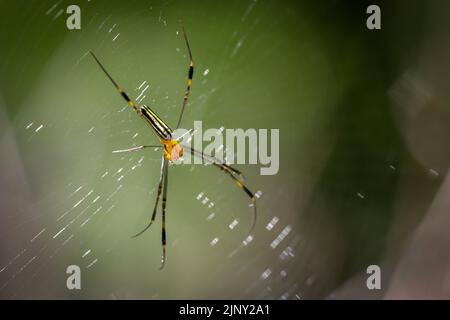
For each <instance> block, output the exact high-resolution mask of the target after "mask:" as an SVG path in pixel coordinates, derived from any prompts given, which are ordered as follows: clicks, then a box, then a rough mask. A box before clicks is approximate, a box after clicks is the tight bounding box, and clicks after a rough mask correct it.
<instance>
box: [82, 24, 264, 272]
mask: <svg viewBox="0 0 450 320" xmlns="http://www.w3.org/2000/svg"><path fill="white" fill-rule="evenodd" d="M182 31H183V36H184V40H185V42H186V47H187V51H188V54H189V60H190V63H189V70H188V81H187V88H186V91H185V93H184V98H183V104H182V107H181V112H180V115H179V117H178V122H177V126H176V128H179V127H180V124H181V121H182V119H183V113H184V109H185V108H186V105H187V102H188V99H189V95H190V92H191V86H192V78H193V75H194V60H193V59H192V53H191V48H190V46H189V41H188V38H187V35H186V31H185V29H184V27H182ZM89 53H90V54H91V55H92V57H93V58H94V59H95V61H96V62H97V64H98V65H99V67H100V68H101V69H102V70H103V72H104V73H105V75H106V76H107V77H108V78H109V80H111V82H112V84H113V85H114V87H115V88H116V89H117V91H118V92H119V93H120V95H121V96H122V97H123V98H124V99H125V101H126V102H127V104H128V106H129V107H130V108H132V109H133V110H134V111H135V112H136V113H137V115H138V116H139V117H141V118H142V119H144V120H145V122H146V123H147V124H148V125H150V126H151V128H152V129H153V132H154V133H155V134H156V136H157V137H158V138H159V142H160V145H142V146H139V147H133V148H130V149H125V150H115V151H113V153H122V152H134V151H140V150H143V149H146V148H163V154H162V159H161V171H160V176H159V182H158V188H157V194H156V200H155V206H154V209H153V214H152V216H151V219H150V222H149V223H148V224H147V225H146V226H145V228H144V229H143V230H142V231H140V232H138V233H137V234H136V235H134V236H133V237H132V238H135V237H137V236H139V235H141V234H143V233H144V232H145V231H146V230H147V229H148V228H149V227H150V226H151V225H152V224H153V222H154V221H155V218H156V212H157V208H158V203H159V200H160V198H161V194H162V205H161V209H162V229H161V243H162V258H161V266H160V269H163V268H164V265H165V262H166V205H167V183H168V170H169V169H168V164H169V163H170V162H174V161H177V160H178V159H179V158H181V157H182V156H183V153H184V150H185V149H186V150H187V151H188V152H190V153H191V155H192V156H195V157H199V158H201V159H202V161H206V162H208V163H210V164H213V165H214V166H215V167H217V168H219V169H221V170H222V171H223V172H224V173H225V174H228V175H229V176H230V177H231V178H232V179H233V180H234V181H235V182H236V184H237V185H238V187H239V188H241V189H242V190H243V191H244V192H245V193H246V194H247V196H248V197H249V198H250V201H251V206H252V213H253V215H252V224H251V227H250V230H249V232H248V234H250V233H251V231H252V230H253V228H254V226H255V224H256V198H257V197H256V196H255V194H254V193H253V192H252V191H250V189H249V188H247V186H246V185H245V184H244V177H243V175H242V173H241V172H240V171H238V170H236V169H234V168H232V167H230V166H229V165H227V164H226V163H224V162H223V161H221V160H219V159H217V158H215V157H212V156H209V155H206V154H204V153H203V151H198V150H195V149H193V148H191V147H190V146H188V145H185V144H183V143H182V142H181V138H178V139H177V138H175V137H174V135H173V131H172V129H170V128H169V126H168V125H167V124H166V123H165V122H164V121H163V120H161V118H160V117H158V115H157V114H156V113H155V112H154V111H153V110H152V109H151V108H150V107H148V106H146V105H142V106H137V105H136V103H135V102H134V101H133V100H132V99H130V97H129V96H128V94H127V93H126V92H125V91H124V90H123V89H122V87H120V86H119V85H118V84H117V82H116V81H115V80H114V79H113V78H112V77H111V75H110V74H109V73H108V71H106V69H105V67H104V66H103V64H102V63H101V62H100V61H99V60H98V58H97V57H96V55H95V54H94V53H93V52H92V51H89Z"/></svg>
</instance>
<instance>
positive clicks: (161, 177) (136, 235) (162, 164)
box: [132, 156, 167, 238]
mask: <svg viewBox="0 0 450 320" xmlns="http://www.w3.org/2000/svg"><path fill="white" fill-rule="evenodd" d="M166 167H167V161H166V159H165V158H164V156H163V158H162V160H161V173H160V176H159V183H158V191H157V194H156V200H155V207H154V208H153V214H152V218H151V220H150V222H149V224H147V226H146V227H145V228H144V229H143V230H142V231H140V232H138V233H137V234H135V235H134V236H132V238H136V237H138V236H140V235H141V234H143V233H144V232H145V231H147V229H148V228H150V226H151V225H152V224H153V222H154V221H155V217H156V210H157V208H158V203H159V198H160V197H161V191H162V188H163V181H164V174H165V170H166V169H165V168H166Z"/></svg>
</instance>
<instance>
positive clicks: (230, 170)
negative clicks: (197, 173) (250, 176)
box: [183, 146, 256, 235]
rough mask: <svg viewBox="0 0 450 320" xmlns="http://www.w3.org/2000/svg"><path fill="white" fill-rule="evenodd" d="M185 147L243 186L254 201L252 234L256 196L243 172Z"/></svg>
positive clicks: (239, 185)
mask: <svg viewBox="0 0 450 320" xmlns="http://www.w3.org/2000/svg"><path fill="white" fill-rule="evenodd" d="M183 147H184V148H185V149H187V150H189V152H190V153H191V154H192V155H193V156H197V157H200V158H201V159H202V160H207V161H208V162H211V161H212V162H211V163H212V164H213V165H214V166H216V167H217V168H219V169H220V170H222V171H223V172H225V173H226V174H228V175H229V176H230V177H231V179H233V180H234V181H235V182H236V184H237V186H238V187H239V188H241V189H242V190H243V191H244V192H245V193H246V194H247V196H248V197H249V198H250V201H251V203H252V208H253V210H252V224H251V226H250V230H249V231H248V233H247V234H248V235H250V233H251V232H252V231H253V228H254V227H255V224H256V196H255V194H254V193H253V192H251V191H250V189H249V188H248V187H247V186H246V185H245V184H244V181H243V179H242V178H241V177H242V174H241V172H240V171H238V170H236V169H234V168H233V167H230V166H229V165H227V164H225V163H223V162H221V161H220V160H219V159H216V158H214V157H211V156H208V155H205V154H204V153H203V152H200V151H198V150H195V149H193V148H190V147H188V146H183ZM216 160H217V161H216Z"/></svg>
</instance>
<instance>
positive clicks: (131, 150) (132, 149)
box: [112, 145, 162, 153]
mask: <svg viewBox="0 0 450 320" xmlns="http://www.w3.org/2000/svg"><path fill="white" fill-rule="evenodd" d="M145 148H162V146H160V145H158V146H139V147H133V148H130V149H123V150H114V151H113V152H112V153H123V152H133V151H139V150H142V149H145Z"/></svg>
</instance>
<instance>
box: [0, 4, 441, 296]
mask: <svg viewBox="0 0 450 320" xmlns="http://www.w3.org/2000/svg"><path fill="white" fill-rule="evenodd" d="M436 2H437V1H436ZM377 3H378V4H379V5H380V6H381V7H382V30H379V31H370V30H368V29H367V28H366V19H367V14H366V8H367V5H368V4H369V2H366V1H358V2H357V3H356V2H351V1H322V2H321V3H320V4H319V3H317V2H313V1H291V2H289V1H288V2H283V1H274V0H268V1H253V0H250V1H97V0H95V1H94V0H93V1H65V0H59V1H57V0H50V1H0V12H1V19H0V43H1V44H2V45H1V50H0V113H1V139H2V151H1V154H2V156H1V167H2V180H1V185H0V187H1V193H2V196H1V197H2V199H1V202H2V204H1V207H0V208H1V217H0V219H1V220H0V222H1V224H0V238H1V240H0V243H1V244H0V246H1V247H0V270H1V271H0V297H2V298H7V299H11V298H106V299H110V298H144V299H149V298H157V299H166V298H171V299H175V298H189V299H196V298H245V299H250V298H262V299H279V298H281V299H300V298H324V297H327V296H328V295H329V294H331V293H332V292H333V290H335V289H336V288H338V287H339V285H341V284H342V283H344V282H345V281H346V279H348V278H349V277H351V276H352V275H354V274H357V273H358V272H361V271H364V270H365V268H366V267H367V266H368V265H370V264H374V263H379V262H380V261H382V260H384V259H386V257H390V256H392V257H394V258H393V259H394V260H395V257H396V256H397V251H396V250H397V248H398V246H400V245H399V244H401V243H402V242H401V241H402V239H404V238H405V237H406V236H407V235H408V232H409V230H411V228H413V227H414V225H415V224H416V223H417V221H418V220H419V219H420V217H421V216H422V215H423V213H424V209H425V208H426V207H427V206H428V205H429V202H430V200H431V198H432V195H433V194H434V192H435V190H436V188H437V186H438V185H439V181H440V173H441V172H444V171H445V170H446V164H447V162H446V160H445V159H447V158H445V157H444V158H445V159H444V160H445V161H444V160H443V161H441V162H439V161H438V162H437V163H435V162H433V161H431V162H432V163H431V164H430V163H428V162H427V161H425V162H421V161H420V159H418V158H420V157H419V156H417V157H415V156H414V155H412V151H411V150H410V148H409V145H408V139H407V137H406V136H407V135H405V134H403V133H404V131H402V130H404V128H405V126H406V127H407V125H405V122H406V121H407V120H405V119H408V116H407V115H408V114H409V111H405V110H403V109H401V108H394V107H393V106H394V105H395V104H396V101H398V99H397V100H396V97H397V96H398V95H396V92H397V93H398V90H400V89H401V88H403V87H402V86H401V83H402V82H401V81H402V80H401V79H404V77H405V76H404V75H405V73H406V75H408V74H410V73H408V72H409V71H410V70H413V71H414V70H416V71H417V70H419V66H420V62H421V56H423V50H422V49H423V47H424V46H425V44H426V42H427V41H426V39H430V38H432V37H431V35H436V33H435V31H436V30H442V28H441V27H442V26H443V25H444V24H445V17H444V16H442V17H441V18H439V16H438V17H437V18H436V16H433V19H431V18H430V15H429V12H433V13H436V12H440V11H441V8H439V9H437V8H438V7H437V4H436V3H431V2H425V1H416V2H415V3H414V5H406V4H405V2H402V1H388V2H380V1H377ZM70 4H77V5H79V6H80V8H81V30H73V31H70V30H68V29H67V28H66V18H67V16H68V15H67V14H66V12H65V9H66V8H67V6H68V5H70ZM440 5H442V6H446V7H448V5H446V4H443V3H441V4H440ZM442 11H443V10H442ZM180 19H183V24H184V25H185V27H186V30H187V32H188V36H189V40H190V43H191V48H192V51H193V55H194V60H195V62H196V71H195V75H194V84H193V88H192V95H191V100H190V104H189V107H188V108H187V110H186V113H185V118H184V121H183V124H184V126H185V127H186V128H190V127H191V126H192V123H193V121H194V120H202V121H203V127H204V128H208V127H210V128H220V127H222V126H223V127H225V128H256V129H258V128H267V129H271V128H277V129H279V130H280V170H279V173H278V174H277V175H274V176H261V175H259V166H258V165H240V166H237V167H238V169H239V170H242V171H243V172H244V173H245V174H246V177H247V181H248V184H249V186H250V187H251V188H252V189H253V190H255V191H256V190H260V191H262V197H261V199H260V200H259V201H258V209H259V216H258V224H257V227H256V229H255V232H254V238H253V240H252V241H251V242H250V243H248V244H247V245H244V244H243V242H242V241H243V240H244V239H245V235H246V231H247V228H248V226H249V224H250V210H249V208H248V199H247V198H246V197H245V195H243V194H242V192H241V191H240V190H239V189H238V188H236V187H235V186H234V184H233V183H232V182H231V181H230V180H229V178H228V177H226V176H223V174H222V173H220V172H218V171H216V170H215V169H214V168H211V167H203V166H188V165H185V166H172V167H171V168H170V173H169V176H170V179H169V194H168V213H167V232H168V252H167V264H166V267H165V269H164V270H163V271H159V270H158V267H159V262H160V255H161V245H160V217H159V216H158V218H157V223H156V224H155V225H154V226H152V227H151V229H150V230H149V231H147V232H146V233H145V234H144V235H143V236H141V237H139V238H137V239H130V236H131V235H132V234H134V233H136V232H137V231H139V230H140V229H141V228H142V227H143V226H144V225H145V224H146V223H147V221H148V219H149V217H150V214H151V210H152V208H153V203H154V196H155V186H156V184H157V180H158V175H159V160H160V153H159V152H156V151H152V150H145V151H143V152H140V153H130V154H125V155H117V154H112V153H111V151H112V150H116V149H124V148H128V147H131V146H137V145H141V144H152V143H154V141H155V138H154V136H153V133H152V132H151V131H150V129H149V128H148V127H147V126H146V125H145V123H143V122H142V121H141V120H140V119H139V118H138V117H136V115H135V114H134V113H133V112H131V111H130V110H127V109H124V106H125V104H124V103H123V101H122V100H121V98H120V96H119V95H118V94H117V93H116V92H115V90H114V89H113V87H112V86H111V84H110V83H109V81H108V80H107V78H106V77H105V76H104V74H102V72H101V71H100V69H99V68H98V66H97V65H96V64H95V62H94V61H93V59H92V58H91V57H89V56H87V55H86V53H87V52H88V50H93V51H94V52H95V53H96V54H97V55H98V57H99V58H100V60H101V61H102V62H103V63H104V65H105V66H106V67H107V69H108V70H109V71H110V73H111V74H112V75H113V77H114V78H115V79H116V81H117V82H119V83H120V84H121V85H122V86H123V87H124V88H125V89H126V91H127V92H128V93H129V94H130V96H133V97H135V98H136V97H137V96H138V95H139V94H140V93H141V92H142V88H143V87H141V89H139V87H140V86H141V84H142V83H143V82H144V81H145V82H146V84H145V85H144V87H145V86H146V85H147V84H148V85H149V88H148V89H147V91H145V98H144V99H143V101H142V103H146V104H148V105H149V106H151V107H152V108H153V109H154V110H155V111H156V112H158V114H159V115H160V116H161V117H162V118H163V119H164V120H166V121H167V122H168V123H169V124H171V125H172V126H174V125H175V123H176V120H177V117H178V114H179V111H180V106H181V102H182V97H183V92H184V88H185V82H186V72H187V66H188V58H187V53H186V49H185V46H184V43H183V39H182V37H181V34H180V33H179V31H180V25H179V22H178V21H179V20H180ZM441 22H442V23H443V24H442V25H441V24H440V23H441ZM439 28H441V29H439ZM437 42H440V41H439V40H438V41H437ZM435 58H437V60H439V58H438V57H435ZM408 70H409V71H408ZM417 72H418V71H417ZM422 74H427V73H426V72H423V73H422ZM399 79H400V80H399ZM399 81H400V89H399V85H398V83H399ZM400 91H401V90H400ZM400 93H401V92H400ZM141 97H142V95H141ZM399 110H400V111H399ZM402 110H403V111H402ZM405 114H406V115H405ZM444 114H445V115H447V113H446V111H445V112H444ZM437 150H438V151H437V154H438V155H442V154H444V155H446V153H445V152H443V151H442V149H440V148H438V149H437ZM438 158H439V157H438ZM433 159H435V158H433ZM439 159H441V158H439ZM430 170H432V171H430ZM430 172H431V174H430ZM405 179H406V180H408V179H413V180H414V181H415V182H416V184H417V185H418V186H420V187H418V188H415V189H414V190H412V191H405V192H406V193H407V197H409V198H411V199H415V201H416V202H414V203H415V205H413V207H415V208H416V209H417V212H416V213H413V214H411V215H409V216H408V219H405V220H402V224H401V227H400V228H399V229H398V230H397V231H392V221H394V217H395V215H396V212H397V211H398V208H399V207H401V206H402V203H404V202H402V201H403V200H402V199H403V198H402V197H401V194H402V192H403V191H402V190H405V188H406V187H404V186H405V185H408V184H407V183H405V182H404V181H405ZM406 190H407V189H406ZM405 192H403V193H405ZM205 198H207V199H206V200H205ZM203 202H205V203H203ZM211 203H213V205H211ZM213 213H214V214H215V215H214V217H213V218H211V214H213ZM235 219H237V220H238V221H239V223H238V225H237V226H236V227H235V228H233V229H232V228H230V227H229V225H230V224H231V223H232V222H233V221H234V220H235ZM86 221H87V222H86ZM271 222H272V225H273V224H274V226H273V227H272V228H271V227H270V226H269V225H270V223H271ZM275 222H276V223H275ZM269 229H270V230H269ZM283 231H284V235H285V236H284V238H283V239H282V240H281V241H280V242H279V244H278V245H276V246H275V247H273V246H271V244H273V241H274V240H275V239H277V237H279V236H280V235H282V234H283ZM216 238H217V240H216V241H214V239H216ZM71 264H76V265H79V266H80V267H81V269H82V290H80V291H77V290H74V291H69V290H67V288H66V278H67V275H66V272H65V271H66V268H67V266H68V265H71ZM2 268H3V269H2Z"/></svg>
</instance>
